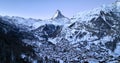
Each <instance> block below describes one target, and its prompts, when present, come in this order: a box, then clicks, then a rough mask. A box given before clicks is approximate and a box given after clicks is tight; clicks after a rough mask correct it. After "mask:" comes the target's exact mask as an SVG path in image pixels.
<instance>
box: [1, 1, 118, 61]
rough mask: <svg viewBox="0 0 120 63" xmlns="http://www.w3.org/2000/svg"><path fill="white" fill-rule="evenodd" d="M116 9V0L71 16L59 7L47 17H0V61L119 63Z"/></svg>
mask: <svg viewBox="0 0 120 63" xmlns="http://www.w3.org/2000/svg"><path fill="white" fill-rule="evenodd" d="M119 10H120V2H119V1H116V2H115V3H113V4H110V5H104V6H102V7H99V8H95V9H93V10H90V11H85V12H82V13H78V14H76V15H75V16H74V17H73V18H67V17H65V16H64V15H63V14H62V13H61V12H60V11H59V10H57V11H56V13H55V15H54V16H53V17H52V18H51V19H48V20H41V19H32V18H30V19H25V18H22V17H9V16H1V17H0V30H1V31H0V42H1V43H0V47H1V48H0V50H1V51H2V52H0V54H2V55H0V58H2V59H3V60H1V59H0V62H2V63H5V62H6V61H7V60H8V59H9V61H8V62H11V63H15V62H17V61H19V62H18V63H21V62H27V63H28V62H30V63H93V62H94V63H119V62H120V53H119V52H120V51H119V50H120V11H119ZM9 44H10V45H9ZM1 45H3V48H2V46H1ZM14 45H15V47H16V48H18V49H20V50H19V52H20V53H18V52H17V49H16V48H15V47H13V46H14ZM7 47H9V49H11V51H10V50H9V49H8V50H6V48H7ZM24 49H25V50H24ZM6 51H9V52H6ZM4 52H5V53H4ZM3 53H4V54H3ZM16 53H17V54H18V55H16ZM6 55H8V56H6ZM7 57H8V58H7ZM20 59H21V60H20Z"/></svg>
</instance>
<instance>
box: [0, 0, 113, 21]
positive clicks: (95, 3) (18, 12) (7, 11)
mask: <svg viewBox="0 0 120 63" xmlns="http://www.w3.org/2000/svg"><path fill="white" fill-rule="evenodd" d="M114 1H115V0H0V15H8V16H21V17H25V18H29V17H32V18H37V19H49V18H51V17H52V16H53V15H54V13H55V11H56V10H57V9H59V10H61V11H62V13H63V14H64V15H65V16H67V17H72V16H73V15H74V14H76V13H77V12H81V11H84V10H90V9H93V8H96V7H99V6H101V5H103V4H110V3H112V2H114Z"/></svg>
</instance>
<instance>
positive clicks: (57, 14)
mask: <svg viewBox="0 0 120 63" xmlns="http://www.w3.org/2000/svg"><path fill="white" fill-rule="evenodd" d="M64 17H65V16H64V15H62V13H61V11H60V10H57V11H56V13H55V14H54V16H53V17H52V19H59V18H64Z"/></svg>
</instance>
